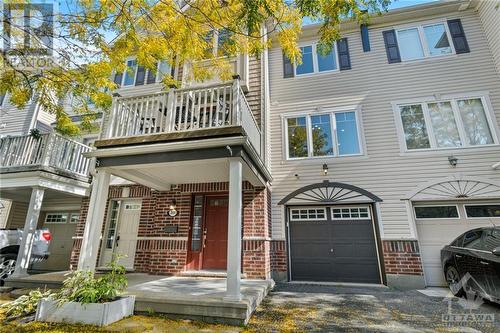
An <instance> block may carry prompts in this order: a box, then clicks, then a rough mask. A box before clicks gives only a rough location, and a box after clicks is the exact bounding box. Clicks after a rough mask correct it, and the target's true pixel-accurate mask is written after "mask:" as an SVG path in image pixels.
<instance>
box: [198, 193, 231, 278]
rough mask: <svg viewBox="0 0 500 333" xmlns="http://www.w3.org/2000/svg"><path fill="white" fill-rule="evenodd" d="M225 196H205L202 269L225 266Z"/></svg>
mask: <svg viewBox="0 0 500 333" xmlns="http://www.w3.org/2000/svg"><path fill="white" fill-rule="evenodd" d="M228 203H229V199H228V198H227V196H217V197H215V196H207V198H206V209H205V226H204V230H203V236H204V237H203V242H204V243H203V244H204V246H203V254H202V256H203V269H224V270H225V269H226V267H227V218H228Z"/></svg>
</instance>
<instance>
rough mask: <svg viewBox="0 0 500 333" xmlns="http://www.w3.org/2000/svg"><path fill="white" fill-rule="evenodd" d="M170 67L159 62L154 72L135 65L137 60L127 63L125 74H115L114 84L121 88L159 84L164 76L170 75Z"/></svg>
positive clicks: (163, 62)
mask: <svg viewBox="0 0 500 333" xmlns="http://www.w3.org/2000/svg"><path fill="white" fill-rule="evenodd" d="M171 70H172V67H171V66H170V64H169V63H168V62H166V61H160V62H159V63H158V65H157V69H156V72H155V71H152V70H149V69H146V68H144V67H143V66H138V65H137V60H135V59H132V60H128V61H127V70H125V73H116V74H115V83H116V84H118V85H122V86H126V87H128V86H133V85H143V84H145V83H146V84H151V83H156V82H161V81H162V80H163V78H164V77H165V75H170V74H171Z"/></svg>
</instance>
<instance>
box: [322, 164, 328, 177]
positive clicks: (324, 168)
mask: <svg viewBox="0 0 500 333" xmlns="http://www.w3.org/2000/svg"><path fill="white" fill-rule="evenodd" d="M323 174H324V175H325V176H326V175H328V164H326V163H325V164H323Z"/></svg>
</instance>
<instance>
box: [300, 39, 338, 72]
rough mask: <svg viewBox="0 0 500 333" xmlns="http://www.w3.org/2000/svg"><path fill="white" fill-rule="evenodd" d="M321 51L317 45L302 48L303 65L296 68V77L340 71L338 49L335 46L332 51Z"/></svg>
mask: <svg viewBox="0 0 500 333" xmlns="http://www.w3.org/2000/svg"><path fill="white" fill-rule="evenodd" d="M325 51H326V52H322V50H321V51H320V48H319V46H318V45H317V44H311V45H303V46H300V52H301V53H302V64H300V65H297V66H296V67H295V75H297V76H300V75H305V74H312V73H321V72H330V71H337V70H338V65H337V64H338V61H337V47H336V45H333V47H332V49H331V50H325Z"/></svg>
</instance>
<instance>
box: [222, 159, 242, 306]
mask: <svg viewBox="0 0 500 333" xmlns="http://www.w3.org/2000/svg"><path fill="white" fill-rule="evenodd" d="M242 202H243V194H242V165H241V161H240V160H239V159H231V160H230V161H229V211H228V227H227V286H226V296H225V297H224V299H226V300H230V301H239V300H241V291H240V283H241V281H240V279H241V223H242V221H241V210H242V205H243V203H242Z"/></svg>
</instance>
